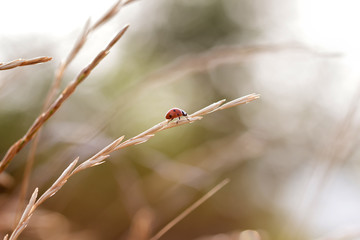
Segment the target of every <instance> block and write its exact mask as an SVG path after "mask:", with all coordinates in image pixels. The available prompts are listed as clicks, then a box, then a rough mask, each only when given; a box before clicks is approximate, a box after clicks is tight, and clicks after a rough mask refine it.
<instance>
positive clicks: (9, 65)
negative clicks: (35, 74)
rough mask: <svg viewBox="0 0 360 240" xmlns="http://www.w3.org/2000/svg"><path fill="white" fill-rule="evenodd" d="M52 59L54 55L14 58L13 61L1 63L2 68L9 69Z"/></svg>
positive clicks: (0, 68)
mask: <svg viewBox="0 0 360 240" xmlns="http://www.w3.org/2000/svg"><path fill="white" fill-rule="evenodd" d="M51 59H52V57H36V58H33V59H22V58H19V59H16V60H13V61H11V62H7V63H0V70H8V69H12V68H16V67H21V66H27V65H34V64H38V63H44V62H48V61H50V60H51Z"/></svg>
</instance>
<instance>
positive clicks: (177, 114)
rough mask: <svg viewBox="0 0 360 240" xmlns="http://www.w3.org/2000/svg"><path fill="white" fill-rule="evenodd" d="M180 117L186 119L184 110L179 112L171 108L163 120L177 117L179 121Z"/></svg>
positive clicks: (178, 109) (177, 109)
mask: <svg viewBox="0 0 360 240" xmlns="http://www.w3.org/2000/svg"><path fill="white" fill-rule="evenodd" d="M181 116H184V117H186V116H187V113H186V112H185V111H184V110H181V109H180V108H172V109H170V110H169V111H168V112H167V113H166V116H165V118H166V119H171V120H173V119H174V118H177V117H178V118H179V119H180V117H181Z"/></svg>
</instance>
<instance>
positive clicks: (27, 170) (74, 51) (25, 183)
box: [16, 0, 132, 221]
mask: <svg viewBox="0 0 360 240" xmlns="http://www.w3.org/2000/svg"><path fill="white" fill-rule="evenodd" d="M131 2H132V0H128V1H126V2H124V3H123V1H122V0H119V1H118V2H117V3H116V4H115V5H114V6H113V7H112V8H110V9H109V10H108V12H107V13H106V14H105V15H104V16H103V17H102V18H100V19H99V20H98V21H97V22H96V23H95V24H94V25H93V26H92V27H91V28H90V20H88V21H87V22H86V24H85V26H84V28H83V31H82V33H81V35H80V37H79V38H78V40H77V41H76V43H75V45H74V47H73V48H72V50H71V51H70V53H69V54H68V56H67V58H66V59H65V61H62V62H61V64H60V66H59V67H58V69H57V71H56V74H55V79H54V81H53V84H52V86H51V88H50V89H49V92H48V94H47V96H46V98H45V102H44V105H43V108H42V112H44V111H45V110H46V109H47V108H48V107H49V105H50V104H51V102H52V101H53V99H54V98H55V94H56V93H57V92H58V89H59V87H60V83H61V80H62V78H63V75H64V72H65V69H66V68H67V66H68V65H69V64H70V63H71V62H72V61H73V59H74V58H75V56H76V55H77V54H78V53H79V51H80V50H81V49H82V47H83V46H84V45H85V42H86V40H87V37H88V35H89V34H90V32H92V31H94V30H95V29H97V28H98V27H99V26H100V25H102V24H104V23H106V22H107V21H109V20H110V19H111V18H112V17H114V16H115V15H116V14H117V13H118V12H119V10H120V8H121V6H124V5H127V4H129V3H131ZM40 134H41V129H40V130H39V131H38V133H37V134H35V136H34V140H33V144H32V145H31V148H30V151H29V154H28V158H27V161H26V167H25V172H24V177H23V181H22V186H21V191H20V197H19V202H20V204H19V213H20V211H21V209H22V205H23V204H22V203H23V201H24V199H25V196H26V193H27V189H28V185H29V184H28V183H29V178H30V174H31V171H32V166H33V163H34V161H35V153H36V149H37V145H38V142H39V138H40ZM16 221H17V220H16Z"/></svg>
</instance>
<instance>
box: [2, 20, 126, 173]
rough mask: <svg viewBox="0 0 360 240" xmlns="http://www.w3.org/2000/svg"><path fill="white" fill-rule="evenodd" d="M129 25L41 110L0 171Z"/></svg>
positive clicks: (6, 158) (12, 148) (11, 148)
mask: <svg viewBox="0 0 360 240" xmlns="http://www.w3.org/2000/svg"><path fill="white" fill-rule="evenodd" d="M128 27H129V25H127V26H125V27H124V28H123V29H122V30H121V31H120V32H119V33H118V34H117V35H116V36H115V37H114V38H113V39H112V40H111V42H110V43H109V44H108V46H107V47H106V48H105V49H104V50H102V51H101V52H100V53H99V54H98V55H97V56H96V57H95V59H94V60H93V61H92V62H91V63H90V64H89V65H88V66H87V67H86V68H84V69H83V70H82V71H81V72H80V74H79V75H78V76H77V77H76V78H75V79H74V80H73V81H72V82H71V83H70V84H69V85H68V86H67V87H66V88H65V89H64V91H63V92H62V93H61V94H60V96H59V97H58V98H57V99H56V100H55V101H54V102H53V103H52V105H51V106H50V107H49V108H48V110H46V111H45V112H43V113H42V114H41V115H40V116H39V117H38V118H37V119H36V120H35V122H34V123H33V125H32V126H31V127H30V129H29V130H28V131H27V133H26V134H25V135H24V136H23V137H22V138H21V139H19V140H18V141H17V142H15V143H14V144H13V145H12V146H11V147H10V148H9V150H8V151H7V153H6V155H5V156H4V158H3V159H2V160H1V162H0V173H1V172H3V171H4V170H5V169H6V167H7V166H8V164H9V163H10V162H11V160H12V159H13V158H14V156H15V155H16V154H17V153H18V152H19V151H20V150H21V149H22V148H23V147H24V146H25V145H26V144H27V143H28V142H29V141H30V140H31V139H32V138H33V137H34V134H35V133H36V132H37V131H38V130H39V129H40V128H41V127H42V126H43V125H44V123H45V122H46V121H47V120H48V119H49V118H50V117H51V116H52V115H53V114H54V113H55V112H56V111H57V110H58V109H59V108H60V106H61V105H62V104H63V103H64V101H65V100H66V99H67V98H69V96H71V94H72V93H73V92H74V91H75V89H76V88H77V86H78V85H79V84H80V83H81V82H82V81H84V79H86V78H87V77H88V76H89V74H90V73H91V71H92V70H93V69H94V68H95V67H96V66H97V65H98V64H99V63H100V62H101V60H102V59H103V58H105V57H106V55H107V54H108V53H109V51H110V49H111V48H112V47H113V46H114V44H115V43H116V42H117V41H118V40H119V39H120V38H121V37H122V36H123V34H124V33H125V31H126V30H127V29H128Z"/></svg>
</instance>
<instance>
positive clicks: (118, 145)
mask: <svg viewBox="0 0 360 240" xmlns="http://www.w3.org/2000/svg"><path fill="white" fill-rule="evenodd" d="M259 97H260V95H259V94H256V93H253V94H249V95H246V96H244V97H240V98H237V99H235V100H233V101H231V102H229V103H226V104H224V105H222V104H223V103H224V102H225V100H220V101H218V102H216V103H213V104H211V105H209V106H207V107H205V108H203V109H200V110H199V111H197V112H195V113H193V114H190V115H189V116H188V118H187V119H181V120H179V121H177V122H175V121H172V122H170V121H169V120H165V121H162V122H160V123H158V124H156V125H155V126H153V127H151V128H149V129H148V130H146V131H144V132H142V133H140V134H138V135H137V136H135V137H133V138H130V139H128V140H126V141H124V142H122V140H123V139H124V136H121V137H119V138H118V139H116V140H115V141H113V142H112V143H111V144H109V145H108V146H106V147H105V148H103V149H102V150H100V151H99V152H98V153H96V154H95V155H94V156H92V157H91V158H89V159H87V160H86V161H84V162H83V163H81V164H79V165H78V166H77V167H76V168H75V166H76V164H77V162H78V158H77V159H75V160H74V161H73V162H72V163H71V164H70V165H69V166H68V167H67V168H66V169H65V171H64V172H63V173H62V174H61V176H60V177H59V178H58V179H57V180H56V181H55V183H54V184H53V185H52V186H51V187H50V188H49V189H48V190H46V191H45V193H43V194H42V195H41V197H40V198H39V199H38V200H36V201H30V203H32V205H31V206H30V203H29V205H28V207H27V208H26V209H25V211H24V213H23V214H22V217H21V219H20V221H19V223H18V224H17V225H16V227H15V229H14V231H13V232H12V234H11V235H10V238H9V239H10V240H15V239H16V237H15V238H14V237H13V236H19V235H20V233H21V232H22V231H23V230H24V229H25V228H26V226H27V224H28V221H29V219H30V217H31V215H32V213H33V212H34V211H35V209H36V208H37V207H38V206H39V205H41V204H42V203H43V202H44V201H45V200H47V199H49V198H50V197H51V196H53V195H54V194H55V193H56V192H58V191H59V190H60V189H61V188H62V187H63V186H64V184H65V183H66V182H67V180H68V179H69V178H70V177H71V176H73V175H74V174H76V173H78V172H80V171H82V170H85V169H88V168H91V167H94V166H97V165H100V164H102V163H104V161H105V160H106V159H107V158H108V157H109V156H110V155H109V154H111V153H112V152H114V151H117V150H119V149H122V148H125V147H129V146H133V145H137V144H140V143H144V142H146V141H148V140H149V139H150V138H151V137H153V136H154V135H155V133H157V132H160V131H162V130H166V129H168V128H172V127H178V126H181V125H184V124H189V123H192V122H194V121H197V120H201V119H202V116H204V115H207V114H209V113H212V112H215V111H218V110H223V109H225V108H229V107H235V106H238V105H240V104H245V103H248V102H251V101H253V100H256V99H258V98H259ZM225 181H227V180H225ZM226 183H227V182H225V183H222V184H219V185H220V186H221V185H225V184H226ZM221 187H222V186H221ZM221 187H215V188H216V189H217V188H219V189H220V188H221ZM35 191H36V192H37V189H36V190H35ZM216 191H218V190H215V192H216ZM215 192H214V193H215ZM34 194H35V192H34ZM34 194H33V197H34ZM207 195H208V194H207ZM207 195H206V196H207ZM211 195H212V194H211ZM211 195H210V196H211ZM210 196H208V197H210ZM208 197H207V198H208ZM207 198H205V199H204V200H206V199H207ZM35 199H36V197H35ZM200 204H201V202H200ZM29 206H30V207H29ZM195 206H196V205H195ZM28 209H30V210H28ZM180 220H181V219H180Z"/></svg>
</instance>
